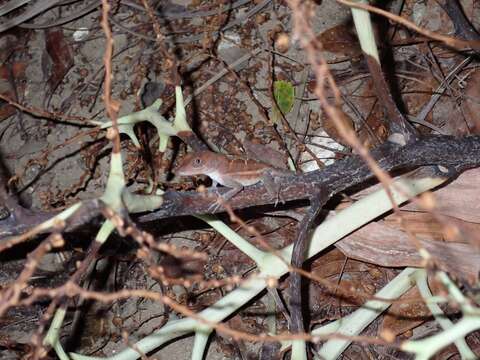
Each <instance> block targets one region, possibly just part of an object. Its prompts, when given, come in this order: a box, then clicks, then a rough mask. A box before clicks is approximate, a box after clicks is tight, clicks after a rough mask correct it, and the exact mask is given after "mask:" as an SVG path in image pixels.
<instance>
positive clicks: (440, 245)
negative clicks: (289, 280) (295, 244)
mask: <svg viewBox="0 0 480 360" xmlns="http://www.w3.org/2000/svg"><path fill="white" fill-rule="evenodd" d="M479 228H480V226H479ZM419 242H420V244H421V246H422V247H424V248H425V249H426V250H427V251H428V252H429V253H430V254H431V255H432V258H433V259H434V260H435V263H436V265H437V266H438V267H439V268H441V269H442V270H445V271H447V272H449V273H450V274H453V275H455V276H456V277H457V278H459V279H464V280H466V281H468V282H469V283H472V284H473V283H475V282H476V281H477V280H478V274H479V272H480V253H479V252H478V251H476V249H475V248H474V247H473V246H472V245H470V244H464V243H453V242H448V243H446V242H442V241H430V240H419ZM335 246H336V247H337V248H339V249H340V250H341V251H342V252H343V253H344V254H345V255H346V256H348V257H351V258H354V259H357V260H361V261H366V262H370V263H372V264H377V265H381V266H389V267H404V266H412V267H423V266H425V262H424V259H423V258H422V257H421V256H420V255H419V254H418V250H417V248H416V247H415V244H414V243H413V242H412V240H411V239H410V237H409V235H407V234H406V233H405V232H403V231H401V230H399V229H395V228H392V227H389V226H387V225H385V223H370V224H368V225H367V226H364V227H363V228H361V229H359V230H357V231H356V232H355V233H353V234H351V235H349V236H348V237H346V238H344V239H343V240H341V241H339V242H337V243H336V244H335Z"/></svg>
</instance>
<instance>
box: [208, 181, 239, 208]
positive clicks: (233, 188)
mask: <svg viewBox="0 0 480 360" xmlns="http://www.w3.org/2000/svg"><path fill="white" fill-rule="evenodd" d="M224 183H225V181H224ZM225 185H226V186H228V187H229V188H231V189H230V190H229V191H227V192H226V193H225V194H224V195H218V193H217V196H218V197H217V200H216V201H215V202H214V203H213V204H212V205H210V207H209V208H208V210H209V211H212V212H216V211H217V210H218V209H219V208H220V206H222V205H223V203H225V202H227V201H228V200H230V199H231V198H233V197H234V196H235V195H237V194H238V193H239V192H240V191H242V190H243V185H242V184H240V183H238V182H236V181H233V180H230V181H228V184H227V183H225Z"/></svg>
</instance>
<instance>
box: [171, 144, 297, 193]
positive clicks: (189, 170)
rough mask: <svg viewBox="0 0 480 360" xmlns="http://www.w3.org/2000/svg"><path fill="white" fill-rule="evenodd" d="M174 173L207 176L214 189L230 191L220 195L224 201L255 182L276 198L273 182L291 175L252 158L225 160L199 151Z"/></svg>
mask: <svg viewBox="0 0 480 360" xmlns="http://www.w3.org/2000/svg"><path fill="white" fill-rule="evenodd" d="M175 173H176V174H177V175H181V176H190V175H207V176H208V177H209V178H211V179H212V181H213V186H214V187H216V186H217V184H221V185H223V186H226V187H229V188H231V190H229V191H228V192H227V193H226V194H225V195H223V197H222V198H223V200H224V201H227V200H229V199H231V198H232V197H234V196H235V195H236V194H238V193H239V192H240V191H241V190H242V189H243V187H244V186H250V185H255V184H257V183H259V182H262V183H263V184H264V185H265V188H266V189H267V191H268V192H269V194H270V195H276V196H277V198H278V197H279V196H280V192H279V186H278V185H277V184H276V182H275V179H276V178H278V177H281V176H290V175H293V174H294V173H293V172H291V171H288V170H284V169H278V168H274V167H272V166H270V165H268V164H265V163H262V162H259V161H255V160H253V159H242V158H235V157H228V156H226V155H223V154H218V153H215V152H212V151H200V152H196V153H193V154H189V155H187V156H186V157H185V159H184V160H183V162H182V163H181V164H180V166H179V167H178V168H177V169H176V170H175ZM277 200H278V199H277Z"/></svg>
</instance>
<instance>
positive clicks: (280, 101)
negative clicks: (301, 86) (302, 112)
mask: <svg viewBox="0 0 480 360" xmlns="http://www.w3.org/2000/svg"><path fill="white" fill-rule="evenodd" d="M273 96H274V97H275V101H276V103H277V106H278V109H279V110H280V111H281V112H282V114H284V115H285V114H288V113H289V112H290V110H292V107H293V102H294V101H295V88H294V87H293V85H292V84H291V83H290V82H288V81H284V80H278V81H275V82H274V83H273Z"/></svg>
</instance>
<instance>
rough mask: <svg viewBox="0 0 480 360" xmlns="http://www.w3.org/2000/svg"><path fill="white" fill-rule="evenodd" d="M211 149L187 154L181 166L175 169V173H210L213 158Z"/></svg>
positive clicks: (183, 174)
mask: <svg viewBox="0 0 480 360" xmlns="http://www.w3.org/2000/svg"><path fill="white" fill-rule="evenodd" d="M211 154H213V153H211V152H210V151H202V152H196V153H193V154H189V155H187V156H185V158H184V159H183V161H182V163H181V164H180V166H179V167H177V168H176V169H175V174H177V175H180V176H188V175H208V173H209V172H210V170H212V161H211V160H212V159H211V157H212V156H211Z"/></svg>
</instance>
